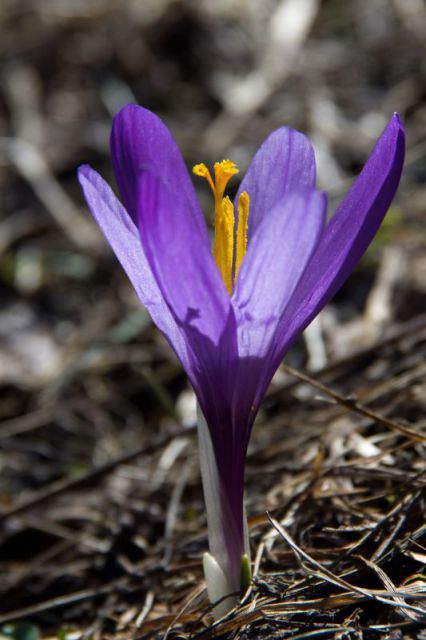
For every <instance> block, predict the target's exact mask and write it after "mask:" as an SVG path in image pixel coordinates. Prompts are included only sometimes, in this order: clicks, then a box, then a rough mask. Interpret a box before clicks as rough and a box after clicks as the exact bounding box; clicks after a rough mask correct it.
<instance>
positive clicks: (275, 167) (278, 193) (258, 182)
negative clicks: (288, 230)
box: [236, 127, 316, 238]
mask: <svg viewBox="0 0 426 640" xmlns="http://www.w3.org/2000/svg"><path fill="white" fill-rule="evenodd" d="M315 176H316V168H315V156H314V151H313V148H312V145H311V143H310V142H309V140H308V139H307V138H306V136H304V135H303V134H302V133H299V131H295V130H294V129H289V128H288V127H282V128H281V129H277V130H276V131H274V132H273V133H271V134H270V136H269V137H268V138H267V139H266V140H265V141H264V143H263V144H262V145H261V146H260V148H259V149H258V151H257V153H256V154H255V156H254V158H253V160H252V161H251V163H250V166H249V168H248V170H247V173H246V175H245V176H244V178H243V180H242V182H241V185H240V188H239V190H238V193H237V198H236V202H238V197H239V195H240V194H241V193H242V192H243V191H247V193H248V194H249V196H250V215H249V238H251V237H252V236H253V234H254V233H255V231H256V229H257V227H258V226H259V224H260V222H261V220H262V219H263V217H264V216H268V215H269V213H270V212H271V211H272V210H273V209H274V207H275V205H277V204H278V203H279V202H280V201H281V200H283V198H285V196H286V195H288V194H290V193H292V192H293V191H297V192H301V191H308V190H311V189H314V188H315Z"/></svg>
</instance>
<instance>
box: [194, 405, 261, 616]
mask: <svg viewBox="0 0 426 640" xmlns="http://www.w3.org/2000/svg"><path fill="white" fill-rule="evenodd" d="M197 418H198V442H199V454H200V468H201V479H202V483H203V491H204V500H205V504H206V513H207V529H208V538H209V553H205V554H204V558H203V568H204V575H205V579H206V584H207V593H208V596H209V600H210V602H211V603H212V604H214V605H215V606H214V607H213V615H214V616H215V617H216V618H218V617H222V616H223V615H225V614H226V613H228V612H229V611H230V610H231V609H232V608H233V607H234V606H235V605H236V604H237V602H238V594H239V592H240V590H242V591H244V592H245V591H246V590H247V587H248V585H249V583H250V579H251V572H250V559H249V544H248V529H247V520H246V517H245V510H244V516H243V517H244V522H243V527H244V533H243V535H244V549H243V550H242V552H241V557H240V558H239V559H238V561H239V562H241V569H240V576H239V577H238V580H239V581H238V582H236V581H235V579H231V578H230V575H229V574H228V571H227V568H229V564H230V562H234V566H235V558H231V557H230V553H229V540H228V537H229V535H230V533H229V532H230V530H231V529H232V527H235V524H234V523H233V522H231V521H230V518H231V517H232V515H231V514H230V513H227V512H226V510H225V506H224V501H225V499H226V496H225V497H224V496H223V494H222V489H221V485H220V477H219V472H218V469H217V464H216V458H215V454H214V448H213V443H212V439H211V436H210V431H209V428H208V426H207V423H206V420H205V418H204V415H203V413H202V411H201V409H200V408H199V406H197ZM237 571H238V570H237ZM234 573H235V571H234ZM226 596H228V597H226ZM216 603H217V604H216Z"/></svg>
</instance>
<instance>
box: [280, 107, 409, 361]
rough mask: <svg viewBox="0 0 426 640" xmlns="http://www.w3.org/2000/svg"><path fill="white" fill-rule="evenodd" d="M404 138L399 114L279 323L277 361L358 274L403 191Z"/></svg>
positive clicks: (341, 208) (342, 206) (332, 223)
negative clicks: (354, 273)
mask: <svg viewBox="0 0 426 640" xmlns="http://www.w3.org/2000/svg"><path fill="white" fill-rule="evenodd" d="M404 149H405V134H404V129H403V127H402V124H401V121H400V119H399V116H398V115H397V114H395V115H394V116H393V117H392V118H391V120H390V122H389V124H388V125H387V127H386V129H385V130H384V132H383V133H382V135H381V136H380V138H379V140H378V141H377V143H376V145H375V147H374V149H373V151H372V152H371V154H370V157H369V158H368V161H367V163H366V164H365V166H364V168H363V170H362V172H361V173H360V175H359V176H358V178H357V179H356V180H355V182H354V184H353V185H352V188H351V189H350V191H349V193H348V194H347V195H346V197H345V198H344V200H343V202H342V203H341V204H340V206H339V207H338V209H337V211H336V213H335V214H334V216H333V218H332V219H331V221H330V222H329V224H328V225H327V227H326V230H325V232H324V234H323V236H322V238H321V242H320V244H319V246H318V248H317V250H316V252H315V254H314V255H313V257H312V260H311V261H310V264H309V266H308V268H307V269H306V271H305V273H304V275H303V278H302V280H301V281H300V283H299V285H298V287H297V290H296V291H295V294H294V296H293V299H292V301H291V303H290V305H289V306H288V308H287V309H286V311H285V313H284V315H283V317H282V320H281V323H280V329H279V331H280V338H279V347H278V349H277V352H276V354H275V358H274V359H275V362H276V364H277V365H278V362H279V361H280V360H281V359H282V357H283V355H284V353H285V352H286V351H287V350H288V348H289V346H290V345H291V343H292V342H293V341H294V339H295V338H296V337H297V336H298V335H299V333H300V332H301V331H303V329H304V328H305V327H306V326H307V325H308V324H309V322H310V321H311V320H312V319H313V318H314V317H315V316H316V315H317V314H318V313H319V311H320V310H321V309H322V308H323V307H324V305H325V304H326V303H327V302H328V301H329V300H330V298H332V297H333V296H334V294H335V293H336V291H337V290H338V289H339V288H340V287H341V286H342V284H343V283H344V282H345V280H346V279H347V278H348V276H349V275H350V273H351V272H352V271H353V269H354V268H355V266H356V265H357V263H358V262H359V260H360V259H361V257H362V256H363V254H364V252H365V251H366V249H367V247H368V245H369V244H370V242H371V241H372V239H373V238H374V236H375V234H376V232H377V230H378V228H379V226H380V223H381V222H382V220H383V217H384V216H385V214H386V212H387V210H388V208H389V205H390V203H391V202H392V199H393V197H394V195H395V192H396V190H397V187H398V183H399V179H400V176H401V172H402V165H403V161H404Z"/></svg>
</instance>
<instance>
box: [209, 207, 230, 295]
mask: <svg viewBox="0 0 426 640" xmlns="http://www.w3.org/2000/svg"><path fill="white" fill-rule="evenodd" d="M234 226H235V217H234V205H233V204H232V202H231V201H230V199H229V198H228V196H226V197H225V198H223V200H222V202H221V204H220V211H219V212H218V215H216V216H215V236H214V244H213V255H214V259H215V260H216V264H217V266H218V269H219V271H220V273H221V276H222V278H223V281H224V283H225V286H226V288H227V290H228V293H229V295H231V293H232V260H233V256H234Z"/></svg>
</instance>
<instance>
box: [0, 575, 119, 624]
mask: <svg viewBox="0 0 426 640" xmlns="http://www.w3.org/2000/svg"><path fill="white" fill-rule="evenodd" d="M118 583H119V581H117V582H116V583H112V584H109V585H108V586H104V587H99V588H97V589H85V590H84V591H77V592H76V593H71V594H69V595H66V596H59V597H58V598H52V599H51V600H45V601H44V602H40V603H38V604H35V605H31V606H29V607H25V608H24V609H17V610H15V611H9V612H7V613H4V614H2V615H1V616H0V624H3V623H4V622H9V621H10V620H17V619H18V618H27V617H29V616H32V615H34V614H36V613H41V612H42V611H47V610H50V609H55V608H56V607H62V606H64V605H66V604H72V603H74V602H81V600H87V599H89V598H96V597H97V596H100V595H105V594H107V593H111V591H113V590H114V589H115V588H116V587H117V584H118Z"/></svg>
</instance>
